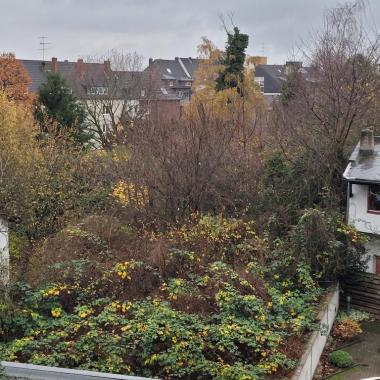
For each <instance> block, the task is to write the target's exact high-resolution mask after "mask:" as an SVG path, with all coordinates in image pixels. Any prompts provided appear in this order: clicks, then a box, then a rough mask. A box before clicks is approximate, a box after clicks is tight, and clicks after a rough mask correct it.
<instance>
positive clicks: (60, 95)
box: [35, 73, 91, 145]
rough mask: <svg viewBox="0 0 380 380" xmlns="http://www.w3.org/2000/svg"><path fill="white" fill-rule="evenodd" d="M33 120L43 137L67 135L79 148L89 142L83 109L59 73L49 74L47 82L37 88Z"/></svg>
mask: <svg viewBox="0 0 380 380" xmlns="http://www.w3.org/2000/svg"><path fill="white" fill-rule="evenodd" d="M35 117H36V120H37V121H38V123H39V126H40V130H41V133H43V134H49V135H53V136H52V137H54V138H56V139H57V138H60V137H61V136H63V135H64V136H66V137H67V136H69V137H70V138H72V139H73V140H74V141H75V142H76V143H79V144H81V145H85V144H86V143H88V142H89V140H90V139H91V134H90V133H89V132H88V130H87V127H86V124H85V111H84V108H83V106H82V105H81V104H80V103H79V102H78V101H77V100H76V99H75V97H74V96H73V95H72V94H71V91H70V89H69V87H68V85H67V83H66V81H65V79H64V78H62V77H61V76H60V75H59V74H53V73H50V74H49V75H48V77H47V81H46V83H44V84H42V85H41V86H40V88H39V90H38V103H37V106H36V110H35Z"/></svg>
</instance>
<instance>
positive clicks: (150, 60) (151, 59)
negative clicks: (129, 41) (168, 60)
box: [149, 58, 153, 66]
mask: <svg viewBox="0 0 380 380" xmlns="http://www.w3.org/2000/svg"><path fill="white" fill-rule="evenodd" d="M152 63H153V58H149V66H150V65H151V64H152Z"/></svg>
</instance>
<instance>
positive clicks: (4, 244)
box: [0, 216, 9, 285]
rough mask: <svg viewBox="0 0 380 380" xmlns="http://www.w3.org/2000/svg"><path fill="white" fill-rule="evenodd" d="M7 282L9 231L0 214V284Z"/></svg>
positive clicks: (5, 221)
mask: <svg viewBox="0 0 380 380" xmlns="http://www.w3.org/2000/svg"><path fill="white" fill-rule="evenodd" d="M8 283H9V233H8V222H7V220H5V219H3V218H2V217H1V216H0V284H2V285H7V284H8Z"/></svg>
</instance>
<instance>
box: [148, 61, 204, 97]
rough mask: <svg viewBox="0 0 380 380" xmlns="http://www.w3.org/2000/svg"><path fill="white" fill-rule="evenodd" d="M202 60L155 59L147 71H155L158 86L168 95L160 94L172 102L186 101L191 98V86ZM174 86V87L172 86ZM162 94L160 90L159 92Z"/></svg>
mask: <svg viewBox="0 0 380 380" xmlns="http://www.w3.org/2000/svg"><path fill="white" fill-rule="evenodd" d="M200 62H201V59H198V58H191V57H188V58H178V57H176V58H175V59H155V60H153V61H152V62H151V63H150V65H149V66H148V67H147V68H146V69H145V71H147V72H148V71H155V72H156V73H157V75H158V77H159V83H157V84H156V86H157V87H158V88H159V89H160V88H161V87H162V88H165V89H166V91H167V93H168V94H167V95H165V94H160V97H161V98H162V97H164V98H167V99H172V100H175V99H177V100H186V99H188V98H189V97H190V94H191V86H189V85H187V82H190V83H192V82H193V80H194V77H195V73H196V70H197V69H198V66H199V63H200ZM170 84H172V86H170ZM158 92H160V90H158Z"/></svg>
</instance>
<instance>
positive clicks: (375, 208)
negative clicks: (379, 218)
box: [368, 185, 380, 214]
mask: <svg viewBox="0 0 380 380" xmlns="http://www.w3.org/2000/svg"><path fill="white" fill-rule="evenodd" d="M368 212H370V213H375V214H380V185H369V186H368Z"/></svg>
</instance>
